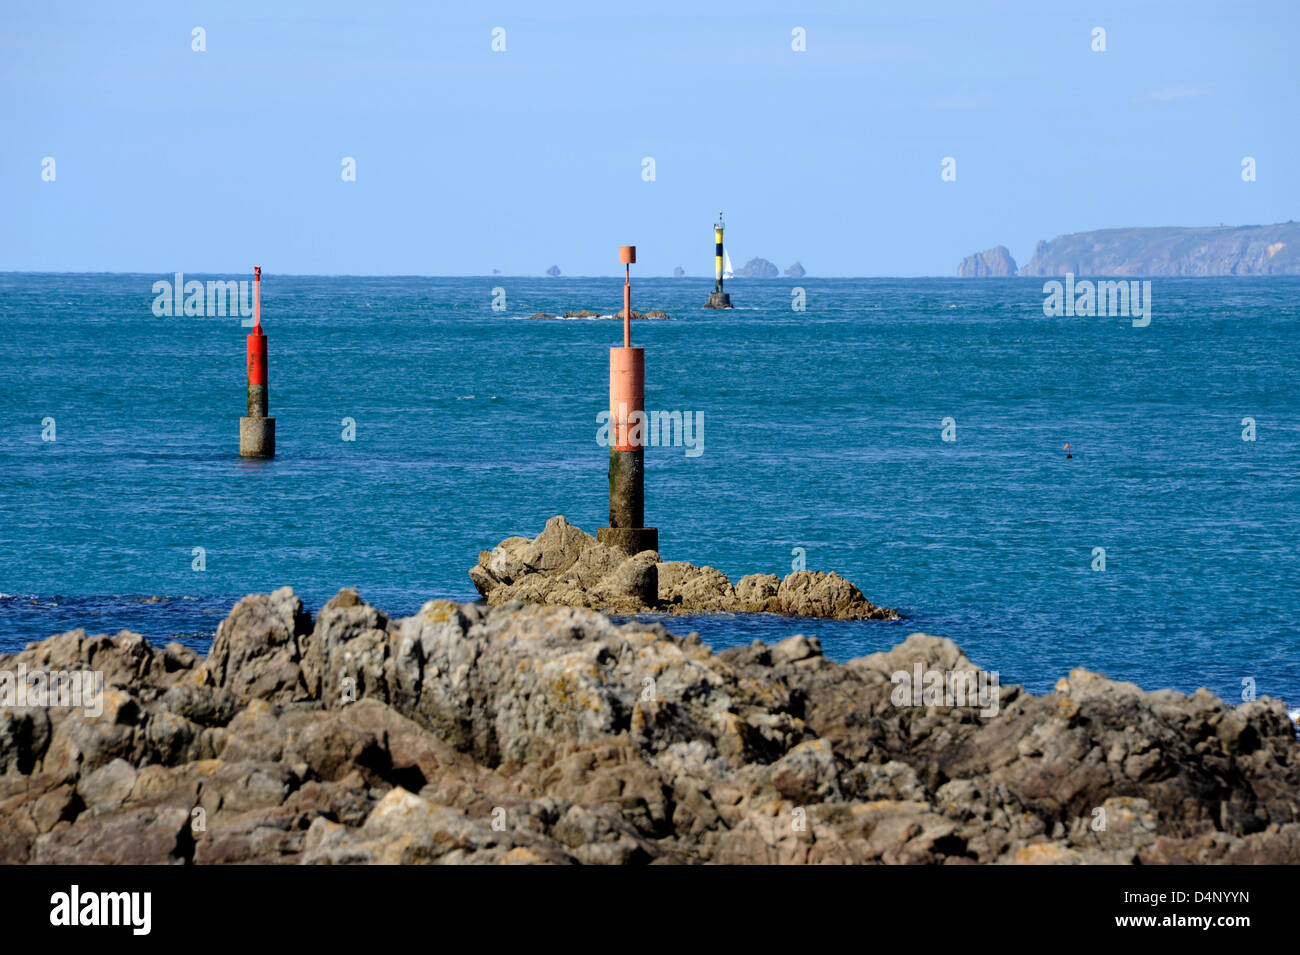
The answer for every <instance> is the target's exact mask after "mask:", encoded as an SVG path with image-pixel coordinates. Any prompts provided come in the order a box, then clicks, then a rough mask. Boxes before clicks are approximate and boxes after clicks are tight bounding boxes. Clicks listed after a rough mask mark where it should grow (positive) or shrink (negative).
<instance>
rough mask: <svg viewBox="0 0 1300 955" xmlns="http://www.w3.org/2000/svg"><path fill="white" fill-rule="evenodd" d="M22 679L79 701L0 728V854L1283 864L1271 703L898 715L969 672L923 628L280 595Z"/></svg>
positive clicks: (1289, 778)
mask: <svg viewBox="0 0 1300 955" xmlns="http://www.w3.org/2000/svg"><path fill="white" fill-rule="evenodd" d="M20 666H21V667H25V668H26V669H27V671H36V670H44V671H49V670H55V669H61V670H75V669H80V668H93V669H95V670H97V671H100V672H102V673H103V674H104V678H105V681H106V683H107V685H108V688H107V689H106V690H105V694H104V700H103V712H102V715H100V716H99V717H98V718H93V717H90V716H88V715H87V714H86V712H84V711H83V710H80V709H59V708H50V709H43V708H15V707H9V708H5V709H0V860H3V861H5V862H11V863H21V862H34V863H72V862H76V863H191V862H192V863H240V862H256V863H307V864H311V863H316V864H346V863H376V862H378V863H397V862H402V863H422V862H447V863H465V862H479V863H498V862H509V863H538V862H541V863H574V862H581V863H647V862H663V863H672V862H682V863H690V862H720V863H755V862H757V863H777V862H781V863H790V862H793V863H809V862H843V863H865V862H884V863H941V862H950V863H967V862H982V863H990V862H1016V863H1044V862H1063V863H1066V862H1123V863H1131V862H1140V863H1144V864H1150V863H1169V862H1274V863H1280V862H1290V863H1294V862H1300V822H1298V821H1297V817H1298V814H1300V799H1298V798H1297V791H1298V790H1297V784H1298V783H1300V747H1297V744H1296V741H1295V738H1294V734H1293V727H1292V725H1291V723H1290V721H1289V720H1288V718H1287V715H1286V712H1285V710H1284V708H1283V706H1282V705H1281V703H1279V702H1277V701H1272V700H1259V701H1255V702H1250V703H1246V704H1243V705H1242V706H1240V707H1236V708H1229V707H1227V706H1225V705H1224V704H1223V703H1222V702H1221V701H1220V700H1219V699H1217V698H1216V697H1214V696H1213V695H1211V694H1210V693H1208V692H1206V691H1204V690H1202V691H1199V692H1197V693H1196V694H1194V695H1192V696H1190V697H1188V696H1184V695H1183V694H1180V693H1175V692H1172V691H1168V690H1165V691H1159V692H1155V693H1143V692H1141V691H1139V690H1138V689H1137V688H1136V687H1134V686H1132V685H1131V684H1125V683H1116V682H1112V681H1110V680H1107V679H1105V678H1104V677H1101V676H1098V675H1095V674H1092V673H1088V672H1086V671H1082V670H1076V671H1074V672H1073V673H1071V674H1070V676H1069V677H1068V678H1067V679H1062V680H1061V681H1060V683H1059V684H1058V685H1057V687H1056V690H1055V691H1054V692H1052V693H1050V694H1047V695H1045V696H1037V697H1036V696H1032V695H1030V694H1028V693H1025V692H1023V691H1022V690H1021V689H1020V688H1018V687H1013V686H1002V687H999V688H996V689H997V695H996V696H995V697H993V700H992V702H993V705H992V706H988V705H986V704H988V703H989V702H990V701H989V699H987V698H985V699H983V700H981V706H979V707H977V706H959V705H953V706H947V705H913V704H914V702H915V698H914V697H913V696H912V695H911V694H910V693H902V694H900V692H899V690H900V686H901V684H900V685H896V683H897V680H898V674H900V673H915V674H918V675H920V674H921V673H923V672H930V671H937V672H942V673H946V674H952V673H966V674H969V675H971V676H973V677H974V676H979V675H980V673H981V671H978V670H977V669H976V668H974V667H973V666H972V665H971V663H970V662H969V661H968V660H966V658H965V657H964V656H963V655H962V653H961V651H960V650H958V648H957V647H956V646H955V645H954V644H953V643H952V642H951V641H949V640H946V639H941V638H938V637H932V636H926V635H922V634H913V635H912V636H910V637H908V638H907V640H906V642H904V643H903V644H902V645H901V646H898V647H895V648H894V649H893V650H891V651H889V652H888V653H877V654H873V655H872V656H869V657H865V658H863V659H858V660H853V661H850V662H849V663H847V664H844V665H840V664H836V663H833V662H831V661H830V660H828V659H826V658H825V657H824V656H823V655H822V652H821V648H820V647H819V645H818V643H817V641H816V640H812V639H807V638H804V637H802V636H792V637H790V638H789V639H787V640H785V641H783V642H781V643H779V644H777V645H776V646H771V647H768V646H763V645H760V644H755V645H753V646H749V647H742V648H735V649H731V650H727V651H724V652H722V653H718V654H715V653H713V652H711V651H710V650H709V648H708V647H706V646H703V645H702V644H701V643H700V642H699V640H698V639H697V638H695V637H686V638H682V637H677V636H674V635H672V634H670V633H668V632H667V631H666V630H665V629H664V628H663V627H661V626H658V625H654V626H649V625H641V624H627V625H624V626H616V625H615V624H613V623H612V622H611V621H610V620H609V619H607V618H605V617H603V616H601V615H600V614H597V613H595V612H593V611H590V610H586V609H580V608H567V607H542V606H520V605H509V606H502V607H495V608H491V607H487V606H485V605H483V604H481V603H479V604H473V605H457V604H454V603H449V602H447V601H432V602H430V603H428V604H426V605H425V606H424V607H423V608H421V610H420V612H419V613H418V614H416V615H415V616H413V617H408V618H405V619H401V620H390V619H389V618H388V617H387V616H386V615H385V614H384V613H383V612H382V611H380V610H378V609H376V608H374V607H371V606H368V605H367V604H365V603H364V602H362V601H361V599H360V598H359V597H358V595H357V594H356V592H355V591H351V590H343V591H341V592H340V593H339V594H338V596H336V597H335V598H334V599H333V600H331V601H330V602H329V603H327V604H326V605H325V607H324V608H322V610H321V611H320V614H319V616H318V617H317V619H316V620H315V621H314V622H313V621H312V619H311V618H310V617H309V615H308V614H307V613H306V612H305V611H304V609H303V606H302V604H301V602H300V601H299V600H298V598H297V597H295V596H294V594H293V592H292V591H291V590H289V589H288V588H284V589H281V590H278V591H276V592H275V593H273V594H269V595H255V596H249V597H246V598H244V599H243V600H241V601H240V602H239V604H238V605H236V607H235V608H234V610H233V611H232V612H231V614H230V616H229V617H227V618H226V620H225V621H223V622H222V624H221V625H220V627H219V628H218V631H217V635H216V639H215V642H214V643H213V646H212V649H211V653H210V654H209V656H208V658H207V659H206V660H201V659H199V658H198V657H197V656H196V655H195V654H193V653H192V652H191V651H189V650H186V649H185V648H183V647H181V646H180V645H179V644H170V645H168V646H167V647H166V648H164V649H162V650H158V649H156V648H154V647H151V646H150V645H149V644H148V643H147V642H146V641H145V640H144V639H142V638H141V637H140V636H138V635H136V634H131V633H127V632H123V633H120V634H118V635H117V636H116V637H107V636H97V637H88V636H87V635H86V634H85V633H84V632H83V631H73V632H71V633H65V634H62V635H60V636H56V637H51V638H50V639H48V640H45V641H43V642H41V643H39V644H33V645H32V646H30V647H28V649H26V650H25V651H23V652H22V653H19V654H16V655H11V656H7V657H0V671H5V672H14V671H15V670H17V669H18V668H19V667H20ZM927 679H928V678H927ZM980 682H981V685H983V681H982V680H981V681H980ZM981 714H984V715H981Z"/></svg>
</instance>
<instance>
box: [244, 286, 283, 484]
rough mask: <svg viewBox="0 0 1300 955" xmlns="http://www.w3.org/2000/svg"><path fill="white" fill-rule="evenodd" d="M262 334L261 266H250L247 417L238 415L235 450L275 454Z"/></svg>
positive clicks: (246, 454) (253, 454)
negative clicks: (237, 436) (251, 270)
mask: <svg viewBox="0 0 1300 955" xmlns="http://www.w3.org/2000/svg"><path fill="white" fill-rule="evenodd" d="M266 371H267V363H266V335H265V334H264V333H263V332H262V267H261V266H260V265H258V266H254V267H253V330H252V332H250V333H249V335H248V417H246V418H240V419H239V454H240V457H245V458H273V457H275V419H274V418H269V417H267V414H266V413H267V410H268V408H269V400H268V395H267V387H266V385H267V374H266Z"/></svg>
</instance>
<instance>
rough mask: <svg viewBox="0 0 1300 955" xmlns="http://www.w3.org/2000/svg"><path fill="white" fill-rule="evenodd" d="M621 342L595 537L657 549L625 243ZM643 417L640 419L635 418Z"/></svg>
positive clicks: (612, 357)
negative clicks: (604, 508)
mask: <svg viewBox="0 0 1300 955" xmlns="http://www.w3.org/2000/svg"><path fill="white" fill-rule="evenodd" d="M618 260H619V262H621V263H622V264H623V266H624V279H623V347H622V348H611V349H610V350H609V526H608V527H601V528H598V529H597V531H596V539H597V540H599V541H600V542H601V543H603V544H608V545H609V546H611V547H614V548H617V549H619V550H622V551H624V552H625V553H628V554H639V553H641V552H642V551H646V550H653V551H657V550H658V549H659V531H658V530H657V529H655V528H653V527H645V526H643V525H644V524H645V444H646V439H645V349H644V348H633V347H632V268H631V267H632V263H634V262H636V246H634V245H622V246H619V249H618ZM637 419H639V421H638V420H637Z"/></svg>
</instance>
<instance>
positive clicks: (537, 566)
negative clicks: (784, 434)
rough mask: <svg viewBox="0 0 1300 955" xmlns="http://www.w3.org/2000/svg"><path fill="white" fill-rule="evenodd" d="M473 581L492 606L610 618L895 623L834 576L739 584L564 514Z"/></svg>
mask: <svg viewBox="0 0 1300 955" xmlns="http://www.w3.org/2000/svg"><path fill="white" fill-rule="evenodd" d="M469 576H470V580H472V581H473V582H474V586H475V587H476V588H477V589H478V592H479V593H480V594H482V595H483V597H484V598H485V599H486V600H487V602H488V603H489V604H490V605H492V606H494V607H495V606H500V605H501V604H506V603H510V602H511V601H520V602H522V603H534V604H556V605H562V606H567V607H590V608H592V609H594V610H604V611H608V612H611V613H642V612H656V613H672V614H689V613H779V614H786V615H788V616H792V617H824V618H830V619H834V620H897V619H898V613H897V612H896V611H894V610H890V609H888V608H886V607H877V606H876V605H875V604H873V603H872V602H871V601H869V600H867V599H866V598H865V597H864V596H862V591H861V590H859V589H858V588H857V587H856V586H854V585H853V584H852V583H850V582H849V581H847V580H845V579H844V578H843V577H841V576H840V575H839V574H836V573H829V574H828V573H823V572H821V571H811V570H798V571H794V572H792V573H790V574H788V575H786V577H785V579H784V580H782V579H781V578H780V577H778V576H776V574H749V575H748V576H745V577H742V578H740V580H738V581H736V583H735V584H734V585H733V584H732V582H731V580H730V579H729V578H728V577H727V575H726V574H724V573H722V571H720V570H716V569H714V568H713V567H707V566H706V567H696V566H695V565H694V564H688V563H686V562H685V561H662V560H660V559H659V555H658V554H657V553H655V552H654V551H651V550H648V551H643V552H642V553H640V554H636V555H634V556H631V557H629V556H628V555H626V554H624V553H623V552H622V551H619V550H617V549H615V548H612V547H607V546H605V545H604V544H602V543H600V542H599V541H597V540H596V538H594V537H592V536H591V535H590V534H588V533H586V532H585V531H583V530H582V529H581V528H579V527H575V526H574V525H573V524H570V523H569V522H568V521H566V520H565V519H564V516H563V515H557V516H555V517H552V518H551V519H550V520H549V521H547V522H546V527H545V529H544V530H543V531H542V533H540V534H538V535H537V537H535V538H528V537H508V538H506V539H505V540H503V541H502V542H501V543H500V544H498V545H497V546H496V547H494V548H493V549H492V550H485V551H483V552H482V553H480V554H479V558H478V563H477V564H476V565H475V566H473V567H471V568H470V571H469Z"/></svg>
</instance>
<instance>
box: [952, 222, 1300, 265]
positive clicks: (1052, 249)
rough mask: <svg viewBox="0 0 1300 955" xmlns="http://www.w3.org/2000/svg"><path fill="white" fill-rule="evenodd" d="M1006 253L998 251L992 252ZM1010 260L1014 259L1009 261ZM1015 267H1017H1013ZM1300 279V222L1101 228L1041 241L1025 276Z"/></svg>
mask: <svg viewBox="0 0 1300 955" xmlns="http://www.w3.org/2000/svg"><path fill="white" fill-rule="evenodd" d="M999 251H1000V252H1003V253H1005V252H1006V249H1004V248H1002V247H1001V246H999V247H998V248H997V249H993V250H991V252H994V253H996V252H999ZM989 255H990V252H981V253H978V254H977V255H972V256H970V257H969V258H967V259H965V260H964V261H963V262H962V264H961V265H960V266H959V267H958V269H957V274H958V275H971V276H979V275H1000V274H1013V273H1001V272H996V271H992V272H981V271H978V270H979V269H980V268H981V267H982V266H981V262H983V264H984V265H990V264H991V263H989V262H988V261H987V257H988V256H989ZM1007 258H1008V260H1010V255H1008V256H1007ZM1011 267H1012V268H1013V269H1014V268H1015V263H1014V262H1012V264H1011ZM1067 272H1073V273H1074V274H1075V275H1300V223H1298V222H1279V223H1278V224H1276V225H1244V226H1204V227H1196V228H1179V227H1160V228H1151V229H1101V230H1099V231H1096V232H1075V233H1073V234H1071V235H1060V236H1057V237H1056V238H1055V239H1052V240H1051V241H1050V242H1039V243H1038V245H1037V246H1035V247H1034V257H1033V258H1032V259H1030V260H1029V261H1028V262H1026V263H1025V264H1024V265H1023V266H1021V267H1020V269H1019V272H1018V274H1020V275H1064V274H1065V273H1067Z"/></svg>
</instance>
